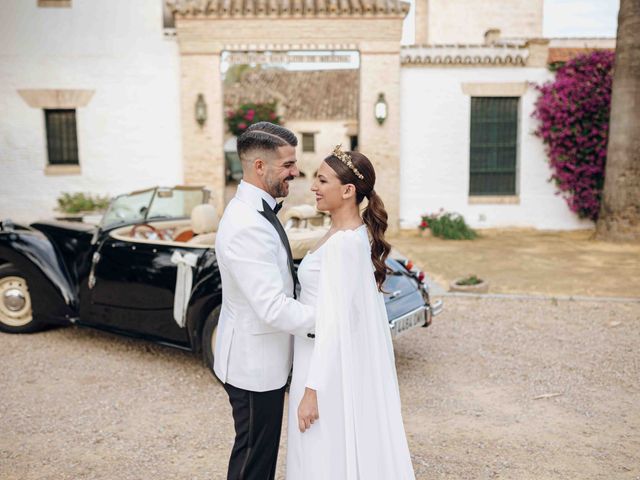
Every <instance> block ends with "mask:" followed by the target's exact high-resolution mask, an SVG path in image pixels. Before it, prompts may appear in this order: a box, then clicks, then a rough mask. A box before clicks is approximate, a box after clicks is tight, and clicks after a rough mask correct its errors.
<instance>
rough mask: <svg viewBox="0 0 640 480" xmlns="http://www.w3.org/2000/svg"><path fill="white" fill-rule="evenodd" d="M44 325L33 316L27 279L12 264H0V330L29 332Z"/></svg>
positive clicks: (37, 329)
mask: <svg viewBox="0 0 640 480" xmlns="http://www.w3.org/2000/svg"><path fill="white" fill-rule="evenodd" d="M44 327H45V324H44V323H42V322H39V321H38V320H35V319H34V318H33V310H32V308H31V294H30V293H29V286H28V285H27V279H26V278H24V276H23V275H22V274H21V273H20V271H19V270H18V269H17V268H16V267H14V266H13V264H11V263H5V264H3V265H0V331H2V332H6V333H31V332H37V331H39V330H42V329H44Z"/></svg>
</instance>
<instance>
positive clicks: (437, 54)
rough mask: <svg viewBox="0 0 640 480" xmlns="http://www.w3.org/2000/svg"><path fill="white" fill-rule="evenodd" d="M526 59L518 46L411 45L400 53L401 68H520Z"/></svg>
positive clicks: (523, 49) (525, 49)
mask: <svg viewBox="0 0 640 480" xmlns="http://www.w3.org/2000/svg"><path fill="white" fill-rule="evenodd" d="M528 56H529V50H528V48H526V47H524V46H522V45H411V46H406V47H402V49H401V51H400V59H401V62H402V64H403V65H436V66H440V65H454V66H455V65H458V66H466V65H504V66H524V65H525V64H526V62H527V58H528Z"/></svg>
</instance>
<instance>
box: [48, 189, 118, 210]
mask: <svg viewBox="0 0 640 480" xmlns="http://www.w3.org/2000/svg"><path fill="white" fill-rule="evenodd" d="M57 201H58V207H57V208H56V210H58V211H59V212H64V213H79V212H94V211H100V210H105V209H106V208H107V207H108V206H109V202H110V199H109V197H108V196H104V197H101V196H99V195H95V196H92V195H91V194H90V193H87V194H84V193H82V192H77V193H68V192H63V193H62V195H60V196H59V197H58V198H57Z"/></svg>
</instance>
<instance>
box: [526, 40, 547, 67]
mask: <svg viewBox="0 0 640 480" xmlns="http://www.w3.org/2000/svg"><path fill="white" fill-rule="evenodd" d="M525 46H526V47H527V48H528V49H529V57H528V58H527V67H541V68H544V67H546V66H547V65H548V62H549V39H547V38H532V39H530V40H528V41H527V43H526V45H525Z"/></svg>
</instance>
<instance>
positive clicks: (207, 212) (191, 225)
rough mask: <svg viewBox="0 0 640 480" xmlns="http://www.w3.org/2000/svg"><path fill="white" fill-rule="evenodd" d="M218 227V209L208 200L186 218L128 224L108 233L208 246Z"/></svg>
mask: <svg viewBox="0 0 640 480" xmlns="http://www.w3.org/2000/svg"><path fill="white" fill-rule="evenodd" d="M217 229H218V213H217V211H216V208H215V207H214V206H213V205H211V204H208V203H207V204H201V205H197V206H195V207H194V208H193V210H192V211H191V218H189V219H181V220H176V219H173V220H157V221H150V222H148V223H139V224H136V225H133V226H131V225H127V226H125V227H120V228H116V229H114V230H112V231H111V232H110V236H111V237H113V238H116V239H118V240H123V241H126V242H132V241H133V242H138V243H152V244H161V245H175V246H179V247H194V248H203V247H205V248H210V247H213V246H214V244H215V240H216V230H217Z"/></svg>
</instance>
